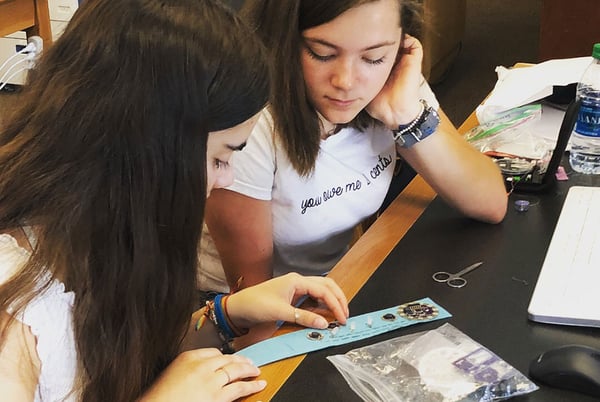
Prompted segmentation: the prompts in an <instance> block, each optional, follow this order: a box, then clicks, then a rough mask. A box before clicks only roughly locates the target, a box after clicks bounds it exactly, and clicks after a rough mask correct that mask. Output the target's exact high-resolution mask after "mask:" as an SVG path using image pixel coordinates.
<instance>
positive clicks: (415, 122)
mask: <svg viewBox="0 0 600 402" xmlns="http://www.w3.org/2000/svg"><path fill="white" fill-rule="evenodd" d="M419 102H420V103H421V111H420V112H419V114H418V115H417V117H415V118H414V119H413V121H411V122H410V123H408V124H401V125H400V126H399V127H398V129H397V130H394V140H397V139H398V138H399V137H400V136H402V135H403V134H405V133H407V132H409V131H410V130H412V129H413V128H415V126H417V125H418V124H420V123H421V120H422V119H423V115H424V114H425V111H426V107H425V103H424V101H423V100H422V99H421V100H419Z"/></svg>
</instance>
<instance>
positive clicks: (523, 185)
mask: <svg viewBox="0 0 600 402" xmlns="http://www.w3.org/2000/svg"><path fill="white" fill-rule="evenodd" d="M579 106H581V101H580V100H573V101H572V102H571V103H570V104H569V106H568V107H567V111H566V112H565V116H564V117H563V121H562V123H561V125H560V129H559V131H558V138H557V140H556V145H555V146H554V150H553V151H552V156H551V157H550V161H549V162H548V166H547V167H546V171H545V173H544V174H542V175H541V176H540V175H539V173H538V172H537V171H535V170H534V173H533V176H532V178H531V179H528V180H520V181H518V182H513V183H511V187H512V190H513V191H523V192H536V193H537V192H543V191H549V190H551V189H552V187H554V185H555V184H556V175H555V173H556V171H557V169H558V167H559V165H560V162H561V160H562V157H563V155H564V153H565V149H567V144H568V143H569V138H571V133H572V132H573V128H574V127H575V122H576V121H577V114H578V113H579Z"/></svg>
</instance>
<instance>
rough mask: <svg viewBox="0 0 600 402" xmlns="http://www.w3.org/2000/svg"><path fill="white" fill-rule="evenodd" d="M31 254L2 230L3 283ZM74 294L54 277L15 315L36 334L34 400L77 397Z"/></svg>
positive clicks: (44, 401) (0, 273)
mask: <svg viewBox="0 0 600 402" xmlns="http://www.w3.org/2000/svg"><path fill="white" fill-rule="evenodd" d="M28 258H29V252H27V250H25V249H23V248H21V247H19V245H18V244H17V241H16V240H15V239H14V238H13V237H11V236H10V235H7V234H0V283H2V282H4V281H5V280H7V279H8V278H9V277H10V276H12V275H13V274H14V273H15V272H16V271H17V270H18V269H19V268H20V267H21V266H22V265H23V264H24V263H25V262H26V261H27V259H28ZM74 297H75V296H74V293H73V292H65V288H64V285H63V284H62V283H61V282H58V281H56V280H54V281H53V282H52V283H51V285H50V287H49V288H48V289H46V290H45V291H44V292H43V293H40V294H38V295H37V296H36V297H35V298H34V299H33V300H32V301H31V303H29V304H28V305H27V306H26V307H25V310H24V311H23V312H22V313H21V314H18V315H17V316H16V319H17V320H19V321H20V322H22V323H23V324H24V325H27V326H29V327H30V329H31V333H32V334H33V335H34V336H35V338H36V350H37V354H38V357H39V359H40V362H41V371H40V377H39V382H38V386H37V388H36V391H35V399H34V400H35V402H49V401H65V402H72V401H75V400H76V399H77V398H76V395H75V393H72V392H71V391H72V388H73V384H74V381H75V373H76V369H77V353H76V350H75V337H74V332H73V322H72V317H73V316H72V309H73V301H74ZM0 399H1V398H0Z"/></svg>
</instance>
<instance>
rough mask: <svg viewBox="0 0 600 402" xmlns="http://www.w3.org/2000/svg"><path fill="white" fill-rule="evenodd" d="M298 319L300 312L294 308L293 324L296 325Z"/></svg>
mask: <svg viewBox="0 0 600 402" xmlns="http://www.w3.org/2000/svg"><path fill="white" fill-rule="evenodd" d="M299 319H300V310H298V309H297V308H294V324H298V320H299Z"/></svg>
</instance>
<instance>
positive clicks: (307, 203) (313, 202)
mask: <svg viewBox="0 0 600 402" xmlns="http://www.w3.org/2000/svg"><path fill="white" fill-rule="evenodd" d="M392 162H393V159H392V155H388V156H381V155H379V159H378V161H377V164H376V165H375V166H374V167H373V169H371V170H370V171H369V176H370V177H371V179H377V178H378V177H379V176H380V175H381V173H382V172H383V171H384V170H385V169H386V168H387V167H388V166H390V165H391V164H392ZM363 176H364V175H363ZM365 179H367V186H368V185H369V184H371V182H370V181H369V179H368V178H367V177H366V176H365ZM362 186H363V183H362V181H361V179H360V178H358V179H357V180H356V181H353V182H350V183H346V184H345V185H343V186H333V187H331V188H328V189H326V190H324V191H323V195H322V196H317V197H310V198H307V199H304V200H302V204H301V210H302V214H303V215H304V214H305V213H306V210H307V209H308V208H314V207H318V206H319V205H321V204H322V203H323V202H325V201H328V200H330V199H332V198H334V197H339V196H341V195H342V194H344V193H346V192H351V191H358V190H360V189H361V187H362Z"/></svg>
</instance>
